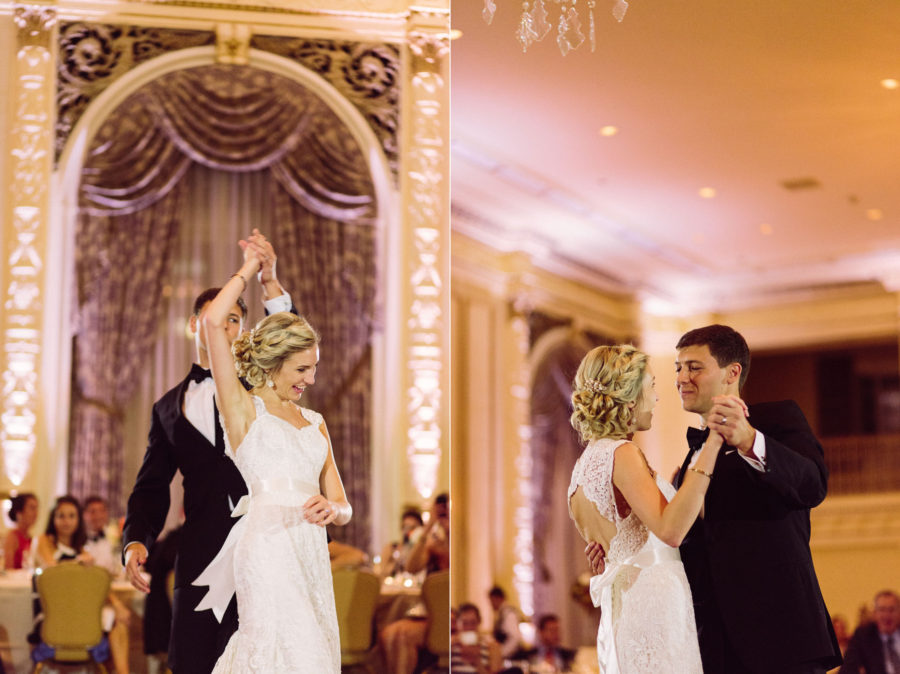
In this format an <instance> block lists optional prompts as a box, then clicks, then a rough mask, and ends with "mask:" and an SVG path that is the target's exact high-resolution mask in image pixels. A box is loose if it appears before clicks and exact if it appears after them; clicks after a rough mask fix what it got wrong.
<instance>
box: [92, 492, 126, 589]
mask: <svg viewBox="0 0 900 674" xmlns="http://www.w3.org/2000/svg"><path fill="white" fill-rule="evenodd" d="M108 524H109V508H108V507H107V505H106V501H105V500H104V499H103V498H102V497H100V496H88V497H87V498H86V499H85V500H84V530H85V533H86V534H87V541H85V544H84V549H85V550H86V551H87V552H88V553H89V554H90V555H91V557H93V558H94V564H96V565H97V566H102V567H103V568H104V569H106V570H107V571H109V572H110V573H111V574H113V575H115V574H117V573H118V572H119V563H118V560H117V559H116V557H117V555H116V554H115V552H114V551H113V547H112V542H111V541H110V540H109V539H108V538H107V537H106V527H107V525H108Z"/></svg>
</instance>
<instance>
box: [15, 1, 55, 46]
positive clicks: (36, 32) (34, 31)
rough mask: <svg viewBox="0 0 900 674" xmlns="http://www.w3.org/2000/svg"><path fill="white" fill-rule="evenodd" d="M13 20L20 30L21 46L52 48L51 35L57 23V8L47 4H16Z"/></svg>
mask: <svg viewBox="0 0 900 674" xmlns="http://www.w3.org/2000/svg"><path fill="white" fill-rule="evenodd" d="M13 21H14V22H15V24H16V27H17V28H18V29H19V30H18V35H17V36H16V37H17V40H18V45H19V48H20V49H21V48H22V47H44V48H45V49H49V48H50V37H51V35H52V34H53V27H54V26H55V25H56V8H54V7H47V6H46V5H16V6H15V7H14V8H13Z"/></svg>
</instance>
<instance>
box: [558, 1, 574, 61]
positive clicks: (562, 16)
mask: <svg viewBox="0 0 900 674" xmlns="http://www.w3.org/2000/svg"><path fill="white" fill-rule="evenodd" d="M568 31H569V24H568V22H567V21H566V6H565V5H563V6H562V10H561V11H560V13H559V25H558V26H557V27H556V44H558V45H559V51H560V52H562V55H563V56H565V55H566V54H568V53H569V50H570V49H571V48H572V45H570V44H569V39H568V37H566V33H567V32H568Z"/></svg>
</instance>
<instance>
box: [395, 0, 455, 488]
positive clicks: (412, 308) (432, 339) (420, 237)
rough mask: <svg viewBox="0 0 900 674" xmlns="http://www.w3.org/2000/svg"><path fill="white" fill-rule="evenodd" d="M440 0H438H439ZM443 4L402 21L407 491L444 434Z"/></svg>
mask: <svg viewBox="0 0 900 674" xmlns="http://www.w3.org/2000/svg"><path fill="white" fill-rule="evenodd" d="M440 4H441V5H446V4H447V3H446V2H443V3H440ZM449 29H450V16H449V8H447V7H440V6H436V7H434V9H427V8H420V9H417V10H416V11H414V12H412V14H411V16H410V20H409V32H408V45H409V51H408V54H407V56H408V58H409V64H410V67H409V70H408V72H409V75H410V79H409V82H408V87H407V92H406V98H405V101H404V107H403V111H404V119H405V122H406V128H405V130H404V134H403V142H404V147H403V149H402V155H403V162H402V166H403V172H402V177H401V180H402V185H401V189H402V195H403V204H404V227H403V238H404V243H403V248H404V257H405V260H406V265H405V267H406V271H407V273H406V274H405V278H407V279H408V287H407V288H406V291H405V293H404V295H405V311H404V312H403V313H404V314H405V316H406V326H405V327H406V340H405V361H406V362H405V365H406V370H407V387H406V395H405V400H406V410H405V413H406V424H407V437H406V456H407V459H408V465H409V472H410V479H411V482H412V487H413V489H414V493H415V494H416V495H417V496H418V498H419V499H422V500H425V499H429V498H430V497H431V496H432V495H433V493H434V492H435V490H436V489H437V488H438V484H439V481H440V473H441V469H442V467H443V468H444V470H445V471H446V465H447V461H446V457H445V455H444V454H445V453H444V448H445V447H446V446H448V439H447V430H446V429H447V426H448V419H449V417H448V414H447V409H446V405H447V402H446V400H447V398H446V395H445V392H446V391H448V384H449V351H448V348H447V334H448V315H449V295H448V292H447V288H448V283H447V280H448V279H447V275H448V272H449V254H448V251H449V229H450V227H449V203H450V198H449V146H448V134H449V129H448V127H449V125H448V112H449V111H448V103H449V82H448V78H447V68H448V66H447V63H446V61H447V56H448V54H449V49H450V44H449Z"/></svg>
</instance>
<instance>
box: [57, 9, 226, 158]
mask: <svg viewBox="0 0 900 674" xmlns="http://www.w3.org/2000/svg"><path fill="white" fill-rule="evenodd" d="M214 42H215V34H214V33H212V32H211V31H196V30H175V29H170V28H143V27H139V26H116V25H109V24H99V23H67V24H62V25H61V26H60V32H59V63H58V72H57V75H58V77H57V92H56V96H57V118H56V159H57V160H58V159H59V156H60V154H61V153H62V150H63V148H64V147H65V144H66V140H68V137H69V134H70V133H71V132H72V129H73V128H74V127H75V124H76V123H77V122H78V119H79V118H80V117H81V115H82V113H83V112H84V111H85V109H86V108H87V106H88V104H89V103H90V102H91V101H92V100H94V99H95V98H96V97H97V96H99V95H100V93H102V92H103V90H105V89H106V88H107V87H109V86H110V85H111V84H112V83H113V82H115V81H116V80H117V79H118V78H120V77H121V76H122V75H124V74H125V73H127V72H128V71H129V70H131V69H132V68H134V67H135V66H136V65H139V64H141V63H143V62H145V61H149V60H150V59H152V58H156V57H157V56H161V55H163V54H166V53H168V52H171V51H176V50H178V49H186V48H188V47H202V46H207V45H211V44H214Z"/></svg>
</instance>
